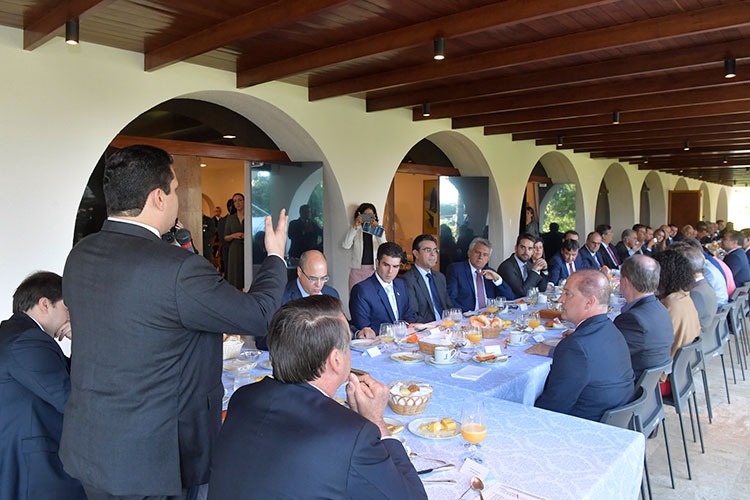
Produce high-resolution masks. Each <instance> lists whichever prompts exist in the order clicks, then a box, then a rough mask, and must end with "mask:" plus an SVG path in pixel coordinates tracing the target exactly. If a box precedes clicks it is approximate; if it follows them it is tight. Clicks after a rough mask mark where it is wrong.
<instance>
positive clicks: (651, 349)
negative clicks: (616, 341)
mask: <svg viewBox="0 0 750 500" xmlns="http://www.w3.org/2000/svg"><path fill="white" fill-rule="evenodd" d="M711 291H713V290H711ZM615 326H616V327H617V329H618V330H620V333H622V336H623V337H624V338H625V342H627V344H628V349H629V350H630V362H631V364H632V365H633V372H634V376H635V380H636V381H638V378H639V377H640V376H641V373H643V370H645V369H647V368H654V367H656V366H661V365H663V364H665V363H668V362H669V360H670V359H672V351H671V349H672V343H673V342H674V330H673V328H672V319H671V317H670V316H669V312H668V311H667V308H666V307H664V305H663V304H662V303H661V302H659V300H658V299H657V298H656V297H654V296H653V295H648V296H646V297H643V298H641V299H640V300H637V301H635V304H634V305H633V306H632V307H631V308H630V309H628V310H627V311H625V312H623V313H622V314H620V315H619V316H617V317H616V318H615Z"/></svg>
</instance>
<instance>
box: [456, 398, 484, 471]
mask: <svg viewBox="0 0 750 500" xmlns="http://www.w3.org/2000/svg"><path fill="white" fill-rule="evenodd" d="M484 414H485V412H484V402H483V401H482V400H477V399H471V400H469V399H467V400H466V401H464V404H463V409H462V411H461V435H462V436H463V438H464V439H465V440H466V441H467V443H466V444H465V445H464V446H465V447H466V448H468V450H469V454H468V458H470V459H472V460H474V461H475V462H478V463H480V464H481V463H482V462H483V459H482V457H481V456H479V453H478V451H479V448H480V447H481V446H480V444H479V443H481V442H482V441H484V439H485V438H486V437H487V426H486V425H485V417H484Z"/></svg>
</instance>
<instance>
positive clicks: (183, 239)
mask: <svg viewBox="0 0 750 500" xmlns="http://www.w3.org/2000/svg"><path fill="white" fill-rule="evenodd" d="M174 239H175V240H177V243H179V244H180V246H181V247H182V248H184V249H185V250H187V251H189V252H194V253H198V250H196V249H195V246H193V237H192V236H191V235H190V231H188V230H187V229H185V228H184V227H183V228H180V229H178V230H177V231H175V233H174Z"/></svg>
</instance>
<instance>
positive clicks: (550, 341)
mask: <svg viewBox="0 0 750 500" xmlns="http://www.w3.org/2000/svg"><path fill="white" fill-rule="evenodd" d="M561 340H562V337H560V338H559V339H547V340H545V341H544V342H542V343H543V344H546V345H550V346H552V347H556V346H557V344H559V343H560V341H561Z"/></svg>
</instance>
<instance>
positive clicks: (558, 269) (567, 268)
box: [548, 240, 580, 285]
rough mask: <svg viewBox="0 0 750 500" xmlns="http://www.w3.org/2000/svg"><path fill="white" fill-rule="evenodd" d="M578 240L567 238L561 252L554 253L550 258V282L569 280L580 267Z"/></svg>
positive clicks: (558, 282) (556, 283)
mask: <svg viewBox="0 0 750 500" xmlns="http://www.w3.org/2000/svg"><path fill="white" fill-rule="evenodd" d="M578 253H579V250H578V242H577V241H576V240H565V241H563V244H562V249H561V250H560V253H558V254H556V255H553V256H552V258H551V259H550V260H549V265H548V267H549V282H550V283H552V284H554V285H559V284H560V283H561V282H562V281H563V280H567V279H568V278H569V277H570V275H571V274H573V273H574V272H576V271H577V270H578V269H579V267H578V264H579V262H580V259H579V258H578Z"/></svg>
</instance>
